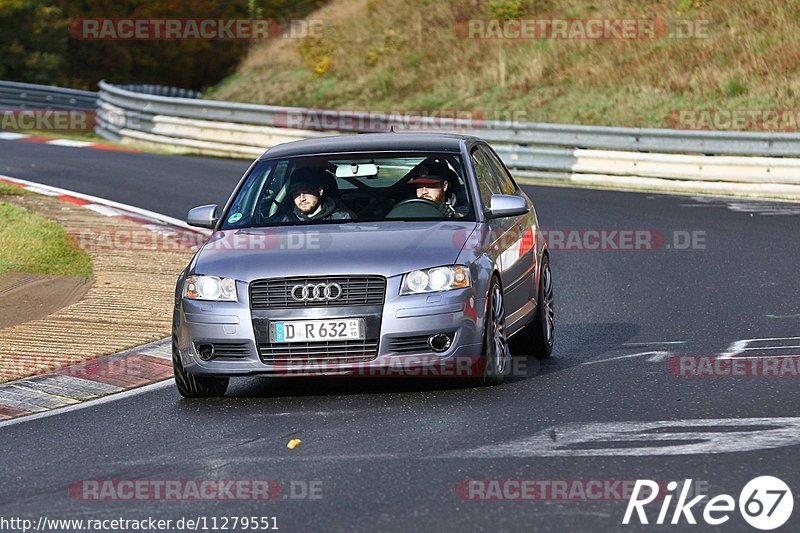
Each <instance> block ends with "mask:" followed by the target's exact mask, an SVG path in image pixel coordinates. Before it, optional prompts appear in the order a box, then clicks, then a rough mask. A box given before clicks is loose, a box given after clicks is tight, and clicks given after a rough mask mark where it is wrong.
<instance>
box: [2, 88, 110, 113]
mask: <svg viewBox="0 0 800 533" xmlns="http://www.w3.org/2000/svg"><path fill="white" fill-rule="evenodd" d="M97 99H98V97H97V93H96V92H92V91H78V90H76V89H67V88H64V87H51V86H49V85H36V84H33V83H19V82H15V81H0V107H3V108H7V109H64V110H83V111H94V109H95V107H96V106H97Z"/></svg>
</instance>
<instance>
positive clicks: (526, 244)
mask: <svg viewBox="0 0 800 533" xmlns="http://www.w3.org/2000/svg"><path fill="white" fill-rule="evenodd" d="M478 150H479V152H480V153H481V154H482V155H483V156H484V158H485V160H486V162H487V163H488V165H489V172H490V173H491V174H492V176H493V179H494V182H495V183H496V188H497V189H499V193H500V194H508V195H513V196H519V197H521V198H525V201H526V202H527V203H528V204H529V205H530V199H528V198H527V196H525V194H524V193H523V192H522V190H521V189H520V188H519V187H518V186H517V184H516V183H515V182H514V180H513V179H512V178H511V175H510V174H509V172H508V170H507V169H506V167H505V165H503V163H502V161H500V158H499V157H497V154H495V153H494V151H493V150H492V149H491V148H489V147H488V146H480V147H479V148H478ZM534 219H535V217H534V215H533V214H532V212H531V213H528V214H526V215H521V216H519V217H508V218H502V219H496V220H495V221H492V222H493V223H495V222H496V223H497V226H496V227H497V231H498V233H500V232H502V238H501V239H500V241H499V243H498V245H499V246H500V248H501V250H502V252H501V253H500V267H501V269H502V270H501V272H502V274H501V276H502V278H503V287H504V292H505V294H506V302H507V305H506V314H507V320H508V326H509V328H512V329H514V328H513V326H514V323H515V322H516V321H518V320H521V319H523V318H524V317H525V316H526V315H527V314H528V313H529V312H531V311H532V310H533V309H534V307H533V300H535V298H536V295H535V290H534V288H535V275H534V273H535V272H536V270H535V268H536V250H535V247H534V246H533V242H534V235H535V228H534V227H533V220H534Z"/></svg>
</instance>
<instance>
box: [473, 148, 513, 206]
mask: <svg viewBox="0 0 800 533" xmlns="http://www.w3.org/2000/svg"><path fill="white" fill-rule="evenodd" d="M480 150H481V152H482V153H484V154H486V159H487V160H488V161H489V164H490V166H491V168H492V173H493V174H494V175H495V176H496V178H497V182H498V183H499V185H500V190H501V191H502V193H501V194H516V193H517V185H516V184H515V183H514V180H512V179H511V176H510V175H509V174H508V171H507V170H506V167H505V166H504V165H503V163H502V162H501V161H500V159H499V158H498V157H497V155H496V154H495V153H494V152H493V151H492V150H488V149H486V148H485V147H481V148H480Z"/></svg>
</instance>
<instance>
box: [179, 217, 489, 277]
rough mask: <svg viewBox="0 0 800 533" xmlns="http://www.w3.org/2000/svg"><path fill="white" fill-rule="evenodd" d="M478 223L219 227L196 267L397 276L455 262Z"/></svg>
mask: <svg viewBox="0 0 800 533" xmlns="http://www.w3.org/2000/svg"><path fill="white" fill-rule="evenodd" d="M476 227H477V224H476V223H475V222H456V221H449V220H448V221H442V222H399V221H398V222H381V223H379V224H369V223H363V224H359V223H352V222H349V223H346V224H323V225H314V226H302V227H300V226H293V227H291V226H285V227H270V228H247V229H238V230H226V231H217V232H215V233H214V234H213V235H211V237H209V239H208V241H206V243H205V244H204V245H203V246H202V248H201V249H200V250H199V251H198V253H197V254H196V256H195V258H194V261H193V264H192V266H191V268H192V270H193V271H194V272H195V273H197V274H207V275H214V276H222V277H229V278H234V279H238V280H240V281H247V282H249V281H253V280H255V279H260V278H266V277H284V276H325V275H334V274H378V275H382V276H386V277H389V276H395V275H399V274H402V273H404V272H408V271H411V270H415V269H419V268H429V267H434V266H439V265H447V264H453V263H454V262H455V260H456V258H457V257H458V254H459V252H460V251H461V248H462V247H463V246H464V243H465V242H466V241H467V238H468V237H469V236H470V235H471V234H472V232H473V231H474V230H475V228H476Z"/></svg>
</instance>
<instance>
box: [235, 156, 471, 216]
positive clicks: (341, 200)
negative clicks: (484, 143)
mask: <svg viewBox="0 0 800 533" xmlns="http://www.w3.org/2000/svg"><path fill="white" fill-rule="evenodd" d="M472 205H473V203H472V202H471V200H470V192H469V187H467V180H466V176H465V173H464V166H463V163H462V159H461V157H460V156H458V155H457V154H450V153H412V154H396V153H393V154H381V153H375V154H373V153H368V154H365V153H358V154H329V155H324V156H319V155H316V156H306V157H291V158H286V159H268V160H263V161H259V162H258V163H257V164H256V165H255V166H254V167H253V169H252V170H251V171H250V173H249V175H248V176H247V178H246V180H245V181H244V183H243V184H242V186H241V187H240V188H239V190H238V191H237V193H236V196H235V198H234V200H233V202H232V203H231V205H230V208H229V209H228V210H227V212H226V213H225V214H224V221H223V224H222V229H236V228H248V227H264V226H280V225H298V224H319V223H323V224H324V223H335V224H342V223H350V222H382V221H389V220H394V221H396V220H412V219H413V220H447V219H461V220H470V221H474V220H475V218H474V213H473V208H472Z"/></svg>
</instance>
